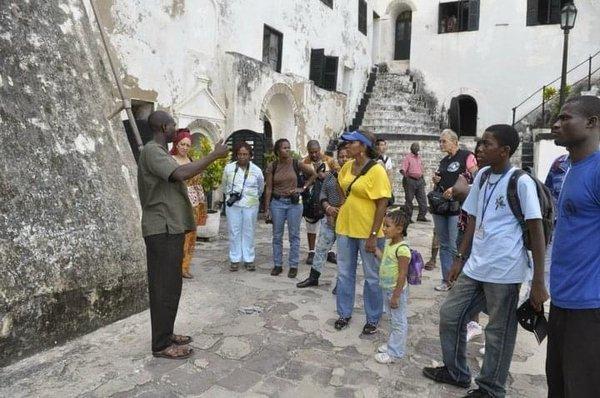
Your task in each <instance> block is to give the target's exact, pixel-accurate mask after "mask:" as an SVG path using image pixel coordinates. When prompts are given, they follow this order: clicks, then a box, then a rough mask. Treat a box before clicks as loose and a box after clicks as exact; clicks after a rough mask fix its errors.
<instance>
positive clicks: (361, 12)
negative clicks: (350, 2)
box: [358, 0, 367, 36]
mask: <svg viewBox="0 0 600 398" xmlns="http://www.w3.org/2000/svg"><path fill="white" fill-rule="evenodd" d="M358 30H359V31H360V32H361V33H362V34H363V35H365V36H366V34H367V2H366V1H365V0H358Z"/></svg>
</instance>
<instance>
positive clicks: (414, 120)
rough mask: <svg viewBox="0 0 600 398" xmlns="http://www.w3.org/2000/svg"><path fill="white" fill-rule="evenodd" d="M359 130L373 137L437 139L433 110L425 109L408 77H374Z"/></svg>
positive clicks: (396, 75) (379, 75)
mask: <svg viewBox="0 0 600 398" xmlns="http://www.w3.org/2000/svg"><path fill="white" fill-rule="evenodd" d="M360 127H361V128H364V129H367V130H370V131H373V132H375V133H376V134H403V135H405V134H411V135H437V134H438V133H439V126H438V122H437V120H436V118H435V110H431V109H428V108H427V105H426V103H425V100H424V98H423V96H422V95H421V94H419V93H418V92H417V83H416V82H415V81H414V79H413V77H412V76H411V75H407V74H402V75H400V74H395V73H377V75H376V79H375V84H374V86H373V89H372V92H371V93H370V95H369V101H368V104H367V106H366V110H365V113H364V117H363V119H362V120H361V123H360Z"/></svg>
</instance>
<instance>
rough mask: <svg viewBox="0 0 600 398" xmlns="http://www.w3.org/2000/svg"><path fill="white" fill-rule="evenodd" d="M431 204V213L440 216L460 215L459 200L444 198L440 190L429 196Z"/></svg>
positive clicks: (435, 190) (430, 193)
mask: <svg viewBox="0 0 600 398" xmlns="http://www.w3.org/2000/svg"><path fill="white" fill-rule="evenodd" d="M427 201H428V202H429V212H430V213H431V214H436V215H439V216H447V215H454V214H458V212H459V210H460V203H459V202H458V201H457V200H453V199H446V198H444V193H443V192H442V191H441V190H439V189H437V188H436V189H434V190H433V191H431V192H429V193H428V194H427Z"/></svg>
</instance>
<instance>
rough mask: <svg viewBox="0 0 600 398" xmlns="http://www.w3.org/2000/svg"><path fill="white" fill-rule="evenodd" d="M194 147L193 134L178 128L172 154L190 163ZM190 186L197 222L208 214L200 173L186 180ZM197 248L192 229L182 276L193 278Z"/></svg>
mask: <svg viewBox="0 0 600 398" xmlns="http://www.w3.org/2000/svg"><path fill="white" fill-rule="evenodd" d="M191 148H192V135H191V134H190V130H188V129H179V130H177V138H176V139H175V142H173V148H172V149H171V155H172V156H173V158H174V159H175V160H176V161H177V163H179V164H180V165H184V164H188V163H190V162H191V161H192V159H191V158H190V157H189V151H190V149H191ZM186 184H187V187H188V196H189V198H190V202H191V204H192V208H193V210H194V218H195V219H196V223H198V222H199V220H200V219H201V218H202V217H203V216H204V215H205V214H206V199H205V197H204V190H203V189H202V175H201V174H199V175H197V176H195V177H192V178H190V179H189V180H187V181H186ZM195 248H196V231H195V230H194V231H190V232H188V233H186V234H185V243H184V245H183V261H182V262H181V276H183V277H184V278H188V279H191V278H193V275H192V274H190V263H191V262H192V256H193V254H194V249H195Z"/></svg>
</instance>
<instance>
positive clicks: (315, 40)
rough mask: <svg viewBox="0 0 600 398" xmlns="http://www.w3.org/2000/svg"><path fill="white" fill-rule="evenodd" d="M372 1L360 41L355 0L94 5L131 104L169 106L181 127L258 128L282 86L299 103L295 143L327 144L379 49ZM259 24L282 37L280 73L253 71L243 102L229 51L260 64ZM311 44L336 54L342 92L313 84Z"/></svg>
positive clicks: (123, 0) (161, 0) (124, 0)
mask: <svg viewBox="0 0 600 398" xmlns="http://www.w3.org/2000/svg"><path fill="white" fill-rule="evenodd" d="M368 3H369V6H368V12H367V16H368V35H366V36H365V35H363V34H362V33H361V32H359V31H358V0H335V1H334V7H333V9H331V8H329V7H327V6H326V5H324V4H323V3H322V2H321V1H320V0H260V1H255V0H112V1H106V2H102V3H101V4H99V6H100V8H101V18H102V20H103V23H104V25H105V26H106V29H107V31H108V35H109V39H110V42H111V45H112V46H113V48H114V49H115V54H116V56H117V58H118V60H119V61H120V64H121V65H122V67H123V80H124V82H125V84H126V86H127V90H128V94H129V95H130V96H131V97H132V98H137V99H143V100H147V101H153V102H156V103H157V105H158V107H161V108H166V109H170V110H171V111H172V112H173V113H174V114H175V115H176V116H177V117H178V119H179V122H180V125H187V124H189V123H192V122H194V121H196V120H206V121H208V122H210V123H212V124H214V125H215V126H218V128H219V129H220V130H222V131H223V132H224V133H229V132H232V131H235V130H237V129H252V130H255V131H258V132H262V120H261V119H260V116H261V113H260V110H261V109H262V108H263V105H264V104H263V103H264V102H265V95H266V93H267V92H268V91H269V90H270V89H271V88H272V86H270V87H269V86H268V85H269V84H271V85H274V84H277V83H282V84H288V85H289V87H290V89H292V90H293V91H294V93H295V98H296V100H297V104H296V105H297V106H298V107H299V108H298V109H297V110H299V112H300V118H299V117H298V116H299V115H295V120H294V123H295V126H294V127H295V128H296V133H297V134H298V135H299V136H300V138H299V139H298V140H296V141H297V142H298V143H299V144H300V143H301V142H304V141H306V140H308V139H310V138H322V139H323V140H325V139H326V136H327V135H328V134H330V133H331V131H336V132H337V130H341V129H342V128H343V127H344V125H345V124H347V123H349V122H350V121H351V120H352V118H353V116H354V111H355V109H356V106H357V104H358V102H359V101H360V99H361V97H362V94H363V89H364V86H365V82H366V79H367V76H368V72H369V70H370V68H371V65H372V59H371V56H372V53H373V52H372V46H373V45H374V44H375V45H377V43H374V42H373V35H372V30H373V22H372V21H373V18H372V14H373V2H372V1H369V2H368ZM376 7H379V6H378V5H376ZM383 12H384V10H380V11H379V13H380V14H381V13H383ZM265 24H266V25H269V26H270V27H272V28H274V29H276V30H278V31H280V32H281V33H282V34H283V51H282V53H283V58H282V68H281V74H278V73H272V72H270V71H269V70H268V69H267V68H258V69H257V71H258V73H259V74H260V76H258V77H252V79H255V78H256V79H257V81H260V82H259V83H256V84H255V86H254V88H256V90H255V91H254V92H249V93H247V95H246V98H244V99H243V101H242V100H240V98H239V96H238V92H237V91H238V90H237V89H238V88H237V87H236V86H235V84H236V82H239V80H240V79H238V75H239V74H240V73H243V71H242V72H240V71H239V70H232V69H231V67H232V61H231V60H230V59H229V58H230V57H231V56H230V55H229V54H230V53H237V54H241V55H242V56H246V57H249V58H251V59H254V60H257V61H259V62H260V60H262V44H263V27H264V25H265ZM311 48H324V49H325V55H329V56H337V57H339V66H338V68H339V69H338V81H337V90H338V91H340V92H344V93H345V94H347V95H346V96H343V95H341V94H335V93H334V94H332V93H327V92H323V90H320V89H317V88H314V87H313V88H311V87H309V86H310V83H309V81H308V77H309V70H310V50H311ZM250 63H251V62H250ZM236 74H238V75H236ZM247 79H248V76H241V80H243V81H245V80H247ZM299 84H300V85H302V87H298V86H297V85H299ZM294 85H296V86H294ZM331 107H333V108H334V109H330V108H331ZM257 110H258V111H257ZM302 115H305V116H306V117H305V118H304V119H303V118H302ZM276 135H277V132H276V131H274V136H276Z"/></svg>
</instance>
